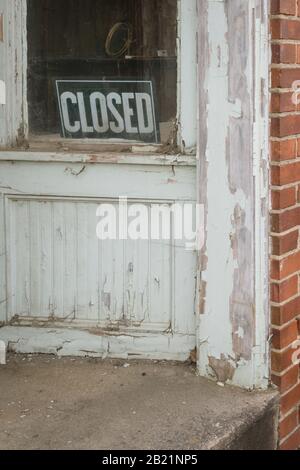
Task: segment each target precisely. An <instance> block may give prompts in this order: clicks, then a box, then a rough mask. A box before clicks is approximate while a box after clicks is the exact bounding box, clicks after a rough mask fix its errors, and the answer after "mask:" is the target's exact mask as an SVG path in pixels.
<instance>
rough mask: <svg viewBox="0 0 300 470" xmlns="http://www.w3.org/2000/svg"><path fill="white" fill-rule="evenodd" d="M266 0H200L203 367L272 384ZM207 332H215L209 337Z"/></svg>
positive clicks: (233, 379)
mask: <svg viewBox="0 0 300 470" xmlns="http://www.w3.org/2000/svg"><path fill="white" fill-rule="evenodd" d="M262 4H263V5H262ZM266 5H267V1H263V2H258V1H256V0H251V1H249V2H245V1H244V0H230V1H228V0H218V1H217V0H199V1H198V9H199V11H201V12H202V13H203V14H202V15H201V16H202V18H201V24H200V25H199V28H200V29H199V62H200V63H199V75H200V83H201V84H203V87H201V86H200V89H199V99H200V109H199V111H200V114H199V149H198V162H199V163H198V177H199V192H198V197H199V201H200V202H201V203H203V204H204V205H205V207H206V220H205V232H206V236H205V245H204V248H203V251H202V253H201V254H200V256H199V265H200V278H199V282H198V284H199V287H198V292H199V294H198V295H199V299H198V312H199V333H198V338H199V351H200V352H199V361H198V367H199V371H200V373H201V374H202V375H204V376H210V375H211V374H212V373H213V375H214V376H215V377H216V379H217V380H218V381H219V382H223V383H224V382H230V383H233V384H236V385H241V386H243V387H247V388H251V387H253V386H258V387H266V386H267V377H268V357H267V355H266V350H265V344H266V337H267V324H268V309H267V305H266V304H265V303H264V304H263V303H262V296H261V295H260V293H261V290H262V289H264V286H265V285H266V279H267V276H266V272H267V268H266V266H267V264H266V260H267V258H268V251H267V244H266V243H265V245H263V246H262V245H261V242H260V240H259V239H258V237H259V236H261V235H262V233H261V232H260V233H258V231H257V226H258V225H259V226H262V227H263V228H264V229H265V227H266V224H267V222H266V214H267V212H266V211H267V208H266V200H267V199H266V195H265V193H264V189H265V187H266V186H267V183H268V173H267V171H266V166H265V163H264V162H265V159H266V156H267V144H266V141H265V135H263V132H262V133H261V134H260V135H257V134H256V133H255V125H254V124H255V123H257V122H259V123H260V126H261V129H262V130H263V131H264V130H265V126H266V125H267V115H268V114H267V105H268V99H267V96H268V95H267V92H266V90H267V84H268V67H267V66H268V48H264V49H259V47H260V45H261V44H262V46H261V47H265V45H266V42H265V39H266V31H265V30H264V27H263V25H264V23H265V24H267V22H265V16H266V15H267V9H266V8H265V7H266ZM262 80H263V83H264V88H263V92H264V94H263V95H261V91H262ZM258 93H259V94H260V95H259V97H258ZM262 112H263V115H261V114H262ZM258 147H259V149H260V151H259V154H258V153H257V150H258ZM258 159H259V161H260V162H261V165H259V166H258V172H259V174H256V173H255V169H256V165H257V160H258ZM253 175H254V176H255V177H254V178H253ZM256 178H257V179H256ZM258 178H259V179H258ZM263 178H264V179H263ZM257 181H259V184H261V181H263V186H259V185H258V184H256V182H257ZM256 201H259V210H258V206H257V202H256ZM262 206H263V208H264V210H263V213H262V211H261V207H262ZM261 218H263V222H261ZM265 235H266V233H265V232H264V236H265ZM259 256H260V257H261V258H262V260H264V261H263V262H261V263H260V268H261V267H263V273H262V275H260V274H259V273H258V268H257V263H258V257H259ZM263 263H265V264H263ZM264 301H265V300H264ZM257 329H259V333H257ZM203 337H206V338H207V340H206V341H201V339H200V338H203ZM258 337H259V338H260V342H259V343H258V342H257V338H258ZM258 351H260V353H258Z"/></svg>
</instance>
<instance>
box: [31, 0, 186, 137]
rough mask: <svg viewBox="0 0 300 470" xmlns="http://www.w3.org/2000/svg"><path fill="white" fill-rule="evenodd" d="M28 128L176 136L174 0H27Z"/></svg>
mask: <svg viewBox="0 0 300 470" xmlns="http://www.w3.org/2000/svg"><path fill="white" fill-rule="evenodd" d="M27 4H28V16H27V22H28V104H29V127H30V134H31V135H43V136H44V135H48V136H49V135H51V136H56V137H58V138H59V137H65V138H72V139H76V138H90V139H92V138H97V139H105V140H107V139H114V140H116V139H117V140H130V141H139V142H147V143H155V142H157V143H171V142H173V140H174V139H175V140H176V115H177V104H176V103H177V96H176V95H177V50H176V49H177V42H176V37H177V0H63V1H62V0H27Z"/></svg>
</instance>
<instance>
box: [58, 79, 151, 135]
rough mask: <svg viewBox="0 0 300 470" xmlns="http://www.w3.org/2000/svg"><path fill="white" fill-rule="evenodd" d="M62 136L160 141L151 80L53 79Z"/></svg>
mask: <svg viewBox="0 0 300 470" xmlns="http://www.w3.org/2000/svg"><path fill="white" fill-rule="evenodd" d="M56 90H57V99H58V105H59V112H60V120H61V133H62V137H65V138H72V139H82V138H89V139H119V140H131V141H139V142H146V143H158V142H159V141H160V137H159V128H158V125H157V118H156V111H155V100H154V93H153V86H152V82H151V81H105V80H102V81H91V80H56Z"/></svg>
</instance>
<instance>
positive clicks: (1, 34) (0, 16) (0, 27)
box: [0, 13, 4, 42]
mask: <svg viewBox="0 0 300 470" xmlns="http://www.w3.org/2000/svg"><path fill="white" fill-rule="evenodd" d="M3 41H4V26H3V13H0V42H3Z"/></svg>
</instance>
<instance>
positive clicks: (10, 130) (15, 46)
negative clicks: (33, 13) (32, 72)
mask: <svg viewBox="0 0 300 470" xmlns="http://www.w3.org/2000/svg"><path fill="white" fill-rule="evenodd" d="M0 12H2V13H3V23H4V40H3V42H0V80H3V81H4V82H5V84H6V104H5V105H1V106H0V146H11V147H14V146H16V145H20V144H22V142H23V141H24V140H25V139H26V138H27V99H26V88H27V85H26V81H27V79H26V72H27V46H26V0H9V1H8V0H0Z"/></svg>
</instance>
